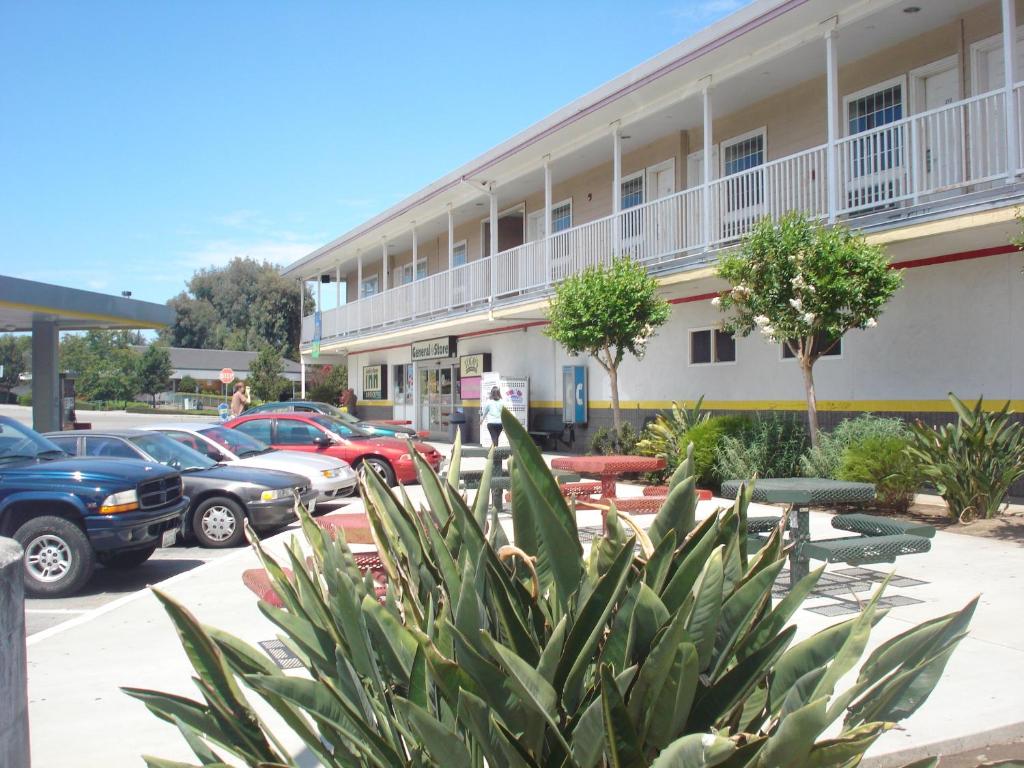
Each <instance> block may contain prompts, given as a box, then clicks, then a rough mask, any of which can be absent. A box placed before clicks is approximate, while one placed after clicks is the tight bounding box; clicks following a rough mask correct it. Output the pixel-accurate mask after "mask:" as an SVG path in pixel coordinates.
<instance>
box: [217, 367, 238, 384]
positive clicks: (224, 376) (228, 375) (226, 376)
mask: <svg viewBox="0 0 1024 768" xmlns="http://www.w3.org/2000/svg"><path fill="white" fill-rule="evenodd" d="M220 380H221V382H222V383H224V384H230V383H231V382H232V381H234V380H235V372H234V371H232V370H231V369H230V368H221V369H220Z"/></svg>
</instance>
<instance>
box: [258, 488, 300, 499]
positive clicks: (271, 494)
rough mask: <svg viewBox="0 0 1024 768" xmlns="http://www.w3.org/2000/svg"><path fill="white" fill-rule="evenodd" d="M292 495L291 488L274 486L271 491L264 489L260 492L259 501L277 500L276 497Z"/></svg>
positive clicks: (282, 497)
mask: <svg viewBox="0 0 1024 768" xmlns="http://www.w3.org/2000/svg"><path fill="white" fill-rule="evenodd" d="M291 495H292V489H291V488H276V489H274V490H273V491H264V492H263V493H261V494H260V501H277V500H278V499H289V498H291Z"/></svg>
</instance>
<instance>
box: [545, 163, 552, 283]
mask: <svg viewBox="0 0 1024 768" xmlns="http://www.w3.org/2000/svg"><path fill="white" fill-rule="evenodd" d="M552 234H553V233H552V231H551V155H544V282H545V283H547V284H548V285H551V283H552V282H553V280H552V279H551V235H552Z"/></svg>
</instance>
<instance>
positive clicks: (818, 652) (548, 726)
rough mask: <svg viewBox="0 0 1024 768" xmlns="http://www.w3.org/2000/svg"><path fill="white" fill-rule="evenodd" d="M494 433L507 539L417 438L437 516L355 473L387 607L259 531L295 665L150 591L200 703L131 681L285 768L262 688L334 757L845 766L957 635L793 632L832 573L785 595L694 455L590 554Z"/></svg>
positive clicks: (345, 558) (933, 631) (896, 712)
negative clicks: (873, 640) (718, 500)
mask: <svg viewBox="0 0 1024 768" xmlns="http://www.w3.org/2000/svg"><path fill="white" fill-rule="evenodd" d="M504 426H505V430H506V432H507V434H508V436H509V441H510V443H511V445H512V450H513V460H512V466H511V484H512V491H513V493H512V499H513V502H512V520H511V525H512V529H513V530H514V534H515V535H514V538H515V543H514V544H512V543H510V542H509V541H508V538H507V536H506V532H505V530H504V528H503V527H502V526H501V525H500V524H499V523H498V520H497V518H496V515H495V514H494V513H491V512H489V511H488V503H487V494H479V495H478V496H477V498H476V500H475V501H474V503H473V505H472V506H470V505H468V504H467V502H466V501H465V500H464V499H463V497H462V496H461V495H460V494H459V492H458V491H457V490H456V485H457V480H458V471H459V458H458V448H456V451H455V455H454V456H453V460H452V463H451V468H450V471H449V474H448V477H447V479H442V478H438V476H437V475H436V474H434V473H433V472H432V471H431V470H430V468H429V467H428V466H427V465H426V464H425V463H424V462H423V461H422V459H420V457H419V456H418V454H416V452H413V454H414V455H415V457H416V460H417V463H418V467H419V479H420V481H421V483H422V484H423V491H424V494H425V496H426V498H427V500H428V506H427V507H424V508H417V507H416V506H415V505H414V504H413V503H412V502H411V501H410V499H409V497H408V495H406V494H405V492H404V491H403V490H401V489H399V491H398V492H397V493H395V492H394V491H392V490H391V489H389V488H387V487H386V486H384V484H383V483H382V482H381V481H380V480H379V479H378V478H377V477H376V476H375V475H373V474H372V473H369V474H368V475H367V476H366V478H365V479H364V480H363V483H364V485H363V486H362V493H363V499H364V501H365V503H366V509H367V514H368V516H369V520H370V524H371V526H372V529H373V532H374V538H375V540H376V541H377V545H378V552H379V555H380V558H381V560H382V561H383V564H384V567H385V569H386V571H387V580H388V586H387V590H386V593H385V596H384V598H383V600H379V599H378V598H377V597H376V595H375V592H374V584H373V582H372V581H371V580H370V579H368V578H367V577H364V576H362V575H361V574H360V573H359V571H358V569H357V568H356V565H355V562H354V559H353V554H352V552H351V551H350V550H349V548H348V546H346V544H345V542H344V540H343V538H341V537H339V539H337V540H332V539H331V538H330V537H329V536H328V535H327V534H326V533H325V532H324V531H322V530H321V529H320V528H318V527H317V526H316V525H315V524H314V523H313V521H312V520H311V519H310V517H309V516H308V515H306V514H305V513H303V514H302V528H303V533H304V535H305V538H306V543H307V548H306V549H303V547H301V546H300V545H299V543H298V542H297V541H293V542H292V543H291V545H290V546H289V547H288V548H287V552H286V558H285V560H284V561H283V562H281V563H278V562H277V561H275V560H274V559H272V558H271V557H269V556H268V554H267V553H266V552H265V551H263V549H262V548H261V547H260V546H259V545H258V544H256V545H255V546H256V547H257V551H258V552H259V555H260V557H261V558H262V560H263V562H264V565H265V566H266V568H267V570H268V572H269V574H270V577H271V579H272V581H273V584H274V587H275V589H276V590H277V593H278V595H279V596H280V598H281V600H282V602H283V604H284V607H283V608H274V607H272V606H270V605H268V604H266V603H260V606H259V607H260V610H261V611H262V612H263V613H264V615H265V616H266V617H267V618H268V619H269V620H270V621H272V622H273V623H274V624H276V625H277V626H278V628H279V629H280V631H281V637H282V638H283V639H284V640H285V641H286V642H287V643H288V645H289V646H291V647H292V648H293V649H294V651H295V652H296V653H297V654H298V656H299V658H300V659H301V661H302V664H303V667H304V674H301V675H295V674H288V675H286V674H284V673H283V672H282V671H281V670H279V669H278V668H277V667H276V666H275V665H274V664H273V663H271V662H270V660H269V659H268V658H267V657H266V656H265V655H263V654H262V653H261V652H259V651H257V650H256V649H255V648H253V647H251V646H250V645H248V644H246V643H244V642H243V641H241V640H239V639H238V638H235V637H232V636H231V635H228V634H226V633H224V632H221V631H219V630H216V629H212V628H210V627H206V626H203V625H202V624H200V623H199V622H198V621H197V620H196V619H195V617H194V616H193V615H192V614H191V613H190V612H189V611H188V610H187V609H186V608H185V607H184V606H182V605H181V604H179V603H177V602H176V601H175V600H173V599H172V598H170V597H169V596H168V595H166V594H164V593H162V592H157V595H158V596H159V598H160V600H161V601H162V602H163V603H164V605H165V607H166V609H167V612H168V614H169V615H170V617H171V620H172V621H173V623H174V626H175V628H176V629H177V631H178V634H179V635H180V638H181V641H182V645H183V647H184V649H185V652H186V653H187V654H188V657H189V659H190V660H191V662H192V664H193V666H194V667H195V670H196V678H195V682H196V684H197V687H198V690H199V695H198V697H197V698H188V697H185V696H180V695H176V694H168V693H159V692H156V691H151V690H141V689H127V692H128V693H129V694H130V695H132V696H134V697H136V698H137V699H139V700H140V701H142V702H143V703H144V704H145V705H146V706H147V707H148V708H149V709H150V710H151V711H152V712H153V713H155V714H156V715H157V716H158V717H161V718H163V719H164V720H166V721H168V722H170V723H172V724H174V725H175V726H176V727H177V728H178V729H179V730H180V731H181V733H182V735H183V737H184V738H185V740H186V742H187V744H188V745H189V747H190V748H191V749H192V751H193V752H194V753H195V755H196V758H197V759H198V761H199V762H200V763H201V764H203V765H220V764H221V763H222V762H224V761H225V760H227V759H229V758H230V759H231V760H232V761H237V762H240V763H243V764H245V765H249V766H282V765H283V766H294V765H296V761H295V759H294V758H293V757H292V756H291V755H290V754H289V753H288V751H287V750H286V749H285V748H284V747H283V746H282V744H283V741H284V740H283V739H282V738H280V737H279V736H278V734H276V733H275V731H274V729H273V728H272V727H271V725H270V724H269V722H268V720H267V719H265V718H264V717H262V716H261V715H260V714H259V712H258V710H257V708H256V707H255V706H254V705H253V704H252V703H251V701H250V699H251V698H252V697H258V698H260V699H262V700H263V701H264V702H265V704H266V705H267V706H269V707H270V708H271V709H273V710H274V712H275V713H276V714H277V716H278V718H279V720H280V721H281V722H282V723H283V727H286V728H288V729H290V730H291V731H292V734H293V736H294V737H296V738H297V740H299V741H301V742H302V743H303V744H304V746H305V749H306V750H307V751H308V753H309V757H310V758H312V759H313V760H315V761H317V762H319V763H320V764H321V765H324V766H329V767H335V766H346V767H347V766H376V767H378V768H392V767H394V768H399V767H403V768H404V767H406V766H409V767H410V768H411V767H413V766H415V767H416V768H421V767H424V768H426V767H429V766H438V768H448V767H449V766H454V767H456V768H483V766H488V768H595V766H613V767H614V768H627V767H629V768H634V767H636V768H644V767H646V766H652V767H653V768H674V767H677V766H679V767H682V766H686V767H687V768H708V767H710V766H725V767H727V768H772V767H774V766H780V767H781V766H785V767H786V768H792V767H795V766H815V767H816V768H848V767H852V766H855V765H856V764H857V763H858V762H859V760H860V757H861V755H863V753H864V752H865V750H867V749H868V747H870V746H871V744H873V743H874V742H875V740H876V739H877V738H878V737H879V736H880V735H881V734H882V733H884V732H885V731H886V730H888V729H890V728H892V727H893V725H894V724H895V723H897V722H899V721H900V720H902V719H904V718H906V717H908V716H909V715H910V714H912V713H913V712H914V711H915V710H916V709H917V708H918V707H919V706H921V704H922V703H923V702H924V701H925V699H926V698H927V696H928V694H929V692H930V691H931V689H932V687H933V686H934V684H935V682H936V681H937V680H938V679H939V677H940V675H941V673H942V670H943V668H944V666H945V664H946V662H947V660H948V658H949V656H950V654H951V653H952V652H953V650H954V649H955V648H956V646H957V644H958V643H959V641H960V639H961V638H962V637H963V636H964V634H965V633H966V630H967V625H968V623H969V621H970V618H971V615H972V613H973V611H974V607H975V603H973V602H972V603H970V604H969V605H967V606H966V607H965V608H964V609H963V610H960V611H957V612H955V613H952V614H949V615H947V616H943V617H940V618H937V619H933V620H931V621H929V622H926V623H924V624H921V625H918V626H914V627H910V628H908V629H906V630H905V631H904V632H902V633H901V634H899V635H897V636H896V637H893V638H891V639H889V640H888V641H885V642H882V643H880V644H877V645H875V648H874V650H873V651H872V652H871V653H869V654H867V656H866V658H865V653H866V650H867V648H868V645H869V640H870V634H871V630H872V627H873V626H874V625H875V624H876V623H877V622H878V621H879V620H880V619H881V618H882V615H883V611H882V610H881V609H880V607H879V604H878V594H876V595H875V596H874V597H872V598H871V599H870V600H869V601H867V603H866V604H865V605H864V607H863V610H862V612H861V613H860V614H859V615H857V616H855V617H853V618H851V619H849V620H846V621H843V622H840V623H838V624H835V625H833V626H831V627H829V628H827V629H824V630H822V631H820V632H818V633H816V634H812V635H810V636H809V637H806V638H805V639H802V640H799V641H797V640H796V637H795V636H796V627H795V626H793V624H792V619H793V616H794V614H795V613H796V611H797V609H798V607H799V606H800V604H801V603H802V601H803V600H804V598H806V597H807V595H808V594H809V593H810V591H811V590H812V589H813V588H814V586H815V584H816V583H817V581H818V579H819V577H820V576H821V570H817V571H815V572H813V573H811V574H810V575H808V576H807V577H805V578H804V579H802V580H800V581H799V582H798V583H797V584H796V585H795V586H794V587H793V588H792V590H791V591H790V592H789V593H788V594H787V595H786V597H784V598H783V599H781V600H779V601H774V600H773V597H772V587H773V585H774V584H775V582H776V579H777V578H778V576H779V573H780V571H781V569H782V567H783V564H784V562H785V553H784V548H783V541H782V539H781V531H782V529H781V528H779V529H777V530H776V531H775V532H774V533H773V534H772V536H771V538H770V540H769V541H768V542H767V543H766V544H765V546H764V547H763V548H762V549H761V550H760V551H759V552H758V553H757V554H756V555H754V556H751V557H750V558H749V559H748V556H747V554H746V536H745V516H746V509H747V499H748V497H749V494H748V493H747V492H746V491H743V492H741V494H740V498H739V500H738V501H737V502H736V503H735V504H734V506H733V507H731V508H729V509H723V510H720V511H718V512H715V513H714V514H712V515H710V516H708V517H707V518H705V519H704V520H702V521H700V522H698V521H697V520H696V515H695V511H696V506H697V497H696V492H695V484H694V477H693V475H692V463H691V461H689V460H688V461H686V462H684V463H683V464H682V465H681V467H680V470H679V471H678V472H677V473H676V474H675V475H674V476H673V478H672V481H671V483H670V486H671V490H670V492H669V495H668V499H667V501H666V503H665V505H664V506H663V507H662V510H661V512H659V514H658V515H657V517H656V519H655V520H654V523H653V524H652V526H651V527H650V529H649V530H648V531H646V532H645V531H642V530H640V529H639V527H637V526H636V525H635V522H634V521H632V518H629V517H628V516H625V515H618V514H616V511H615V509H614V507H612V508H611V509H610V510H609V512H608V521H607V530H606V532H605V534H604V535H603V536H601V537H599V538H598V539H596V540H595V541H594V542H593V544H592V546H591V549H590V551H589V553H586V552H585V551H584V549H583V548H582V546H581V544H580V541H579V537H578V533H577V529H576V521H575V518H574V514H573V510H572V508H571V507H570V506H568V504H567V502H566V500H565V499H564V498H563V497H562V495H561V493H560V492H559V489H558V485H557V483H556V481H555V480H554V478H553V477H552V475H551V473H550V471H549V470H548V469H547V467H546V466H545V464H544V461H543V458H542V457H541V455H540V453H539V451H538V450H537V449H536V448H535V447H534V446H533V445H532V442H531V441H530V439H529V436H528V435H527V433H526V432H525V430H524V429H523V427H522V426H521V425H520V424H519V422H518V421H516V420H515V419H514V418H512V417H511V415H510V414H508V413H507V412H506V414H505V418H504ZM486 466H487V467H489V466H490V463H489V462H488V464H487V465H486ZM489 471H490V470H489V469H485V471H484V477H483V478H482V481H481V485H482V486H486V485H487V483H488V477H487V475H488V473H489ZM638 544H639V553H638V552H637V545H638ZM307 556H308V558H309V559H308V561H307ZM285 567H287V568H288V569H289V570H290V573H289V572H286V571H285ZM879 594H880V592H879ZM858 667H859V669H858ZM841 682H844V684H843V685H842V686H841V685H840V683H841ZM294 740H295V739H292V741H294ZM146 760H147V762H148V765H150V766H152V767H153V768H171V767H172V766H175V767H177V768H184V767H185V766H186V764H184V763H174V762H171V761H167V760H161V759H159V758H154V757H148V758H146ZM307 762H308V761H307Z"/></svg>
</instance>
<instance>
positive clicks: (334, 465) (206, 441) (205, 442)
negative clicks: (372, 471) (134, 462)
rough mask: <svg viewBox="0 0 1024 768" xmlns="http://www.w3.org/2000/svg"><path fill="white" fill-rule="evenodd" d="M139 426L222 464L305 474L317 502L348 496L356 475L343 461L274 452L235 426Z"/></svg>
mask: <svg viewBox="0 0 1024 768" xmlns="http://www.w3.org/2000/svg"><path fill="white" fill-rule="evenodd" d="M142 429H149V430H152V431H154V432H163V433H164V434H165V435H168V436H169V437H172V438H174V439H175V440H177V441H178V442H179V443H183V444H185V445H187V446H188V447H189V448H193V449H195V450H197V451H199V452H200V453H201V454H203V455H205V456H209V457H210V458H211V459H213V460H214V461H217V462H221V463H223V464H237V465H239V466H244V467H257V468H259V469H277V470H281V471H283V472H293V473H294V474H296V475H301V476H303V477H308V478H309V481H310V484H311V485H312V487H313V489H314V490H315V491H316V492H317V500H318V501H327V500H328V499H334V498H338V497H339V496H350V495H351V494H352V492H353V491H354V490H355V489H356V484H357V482H358V476H357V475H356V473H355V470H353V469H352V467H351V466H349V463H348V462H347V461H344V460H343V459H338V458H335V457H333V456H316V455H313V454H308V453H298V452H296V451H276V450H274V449H273V448H271V447H270V446H269V445H267V444H266V443H262V442H260V441H259V440H257V439H256V438H254V437H250V436H249V435H247V434H245V433H244V432H239V431H238V430H237V429H228V428H227V427H223V426H221V425H220V424H204V423H202V422H192V423H187V422H186V423H181V424H147V425H145V426H144V427H142Z"/></svg>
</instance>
